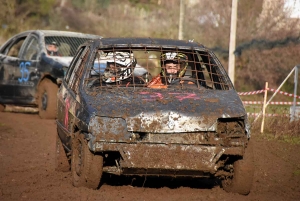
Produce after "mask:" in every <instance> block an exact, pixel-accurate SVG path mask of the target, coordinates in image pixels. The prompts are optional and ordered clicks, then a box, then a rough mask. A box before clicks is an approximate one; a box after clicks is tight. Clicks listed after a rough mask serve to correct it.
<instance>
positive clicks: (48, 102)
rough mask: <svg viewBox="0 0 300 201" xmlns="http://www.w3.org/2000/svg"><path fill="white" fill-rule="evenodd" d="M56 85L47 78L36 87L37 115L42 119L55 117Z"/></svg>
mask: <svg viewBox="0 0 300 201" xmlns="http://www.w3.org/2000/svg"><path fill="white" fill-rule="evenodd" d="M57 91H58V86H57V85H56V84H55V83H53V82H52V81H51V80H49V79H44V80H43V81H42V82H41V84H40V86H39V88H38V107H39V116H40V117H41V118H42V119H55V118H56V107H57V106H56V105H57Z"/></svg>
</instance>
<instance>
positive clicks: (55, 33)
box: [13, 29, 102, 39]
mask: <svg viewBox="0 0 300 201" xmlns="http://www.w3.org/2000/svg"><path fill="white" fill-rule="evenodd" d="M30 33H35V34H37V35H41V36H73V37H84V38H95V39H96V38H101V37H102V36H99V35H93V34H86V33H81V32H72V31H59V30H39V29H37V30H27V31H23V32H20V33H18V34H16V35H15V36H21V35H24V36H26V35H29V34H30ZM15 36H13V37H15Z"/></svg>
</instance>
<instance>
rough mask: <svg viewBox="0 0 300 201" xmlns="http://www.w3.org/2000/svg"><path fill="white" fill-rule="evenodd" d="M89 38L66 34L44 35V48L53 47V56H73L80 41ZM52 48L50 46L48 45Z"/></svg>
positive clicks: (82, 41)
mask: <svg viewBox="0 0 300 201" xmlns="http://www.w3.org/2000/svg"><path fill="white" fill-rule="evenodd" d="M88 40H90V38H80V37H67V36H46V37H45V46H46V50H47V51H50V52H51V50H50V49H48V47H49V46H56V47H54V48H55V49H54V51H55V53H56V54H55V55H53V56H63V57H73V56H74V55H75V53H76V50H77V48H78V47H79V45H81V44H82V43H84V42H86V41H88ZM49 48H52V47H49Z"/></svg>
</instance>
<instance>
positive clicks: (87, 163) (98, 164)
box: [71, 132, 103, 189]
mask: <svg viewBox="0 0 300 201" xmlns="http://www.w3.org/2000/svg"><path fill="white" fill-rule="evenodd" d="M71 172H72V183H73V185H74V186H76V187H79V186H84V187H87V188H92V189H97V188H98V186H99V185H100V180H101V177H102V172H103V157H102V156H101V155H99V154H94V153H92V152H91V151H90V149H89V147H88V144H87V140H86V139H85V138H84V135H83V134H80V133H79V132H77V133H76V134H75V135H74V137H73V138H72V155H71Z"/></svg>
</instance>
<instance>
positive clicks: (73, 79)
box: [68, 48, 90, 92]
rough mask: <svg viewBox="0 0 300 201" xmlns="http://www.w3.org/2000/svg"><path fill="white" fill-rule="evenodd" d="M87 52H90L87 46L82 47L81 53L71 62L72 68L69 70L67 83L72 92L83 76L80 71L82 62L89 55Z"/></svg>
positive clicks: (82, 66)
mask: <svg viewBox="0 0 300 201" xmlns="http://www.w3.org/2000/svg"><path fill="white" fill-rule="evenodd" d="M89 52H90V51H89V48H86V49H84V50H83V51H82V54H80V56H79V58H78V60H77V61H76V63H74V64H73V65H74V68H73V71H72V72H71V75H70V80H69V83H68V85H69V87H70V88H71V89H72V90H73V91H74V92H75V91H76V90H77V88H78V85H79V83H80V80H81V78H82V77H83V76H82V72H83V68H84V64H85V62H86V60H87V57H88V55H89Z"/></svg>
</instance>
